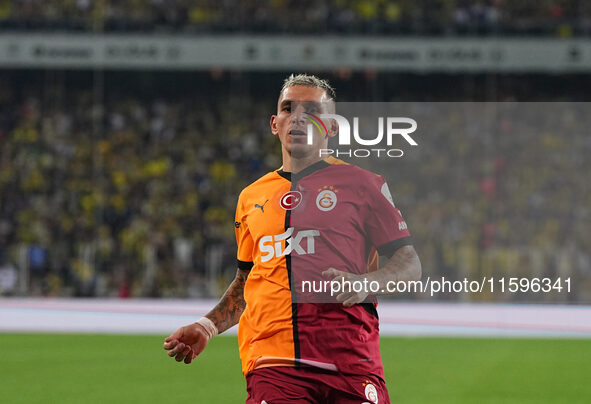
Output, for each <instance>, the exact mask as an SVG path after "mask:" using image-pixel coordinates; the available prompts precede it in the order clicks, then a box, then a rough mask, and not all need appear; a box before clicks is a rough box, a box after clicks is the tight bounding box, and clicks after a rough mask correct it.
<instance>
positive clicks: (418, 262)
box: [412, 253, 423, 281]
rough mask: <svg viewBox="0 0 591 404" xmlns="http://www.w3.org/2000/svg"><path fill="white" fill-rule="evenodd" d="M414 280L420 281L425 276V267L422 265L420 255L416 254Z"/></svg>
mask: <svg viewBox="0 0 591 404" xmlns="http://www.w3.org/2000/svg"><path fill="white" fill-rule="evenodd" d="M412 275H413V276H412V278H413V279H412V280H413V281H420V280H421V278H422V276H423V267H422V266H421V260H420V259H419V256H418V255H416V253H415V257H414V265H413V274H412Z"/></svg>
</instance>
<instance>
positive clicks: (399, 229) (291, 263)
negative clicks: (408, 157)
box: [164, 75, 421, 404]
mask: <svg viewBox="0 0 591 404" xmlns="http://www.w3.org/2000/svg"><path fill="white" fill-rule="evenodd" d="M334 101H335V93H334V90H333V89H332V87H331V86H330V85H329V84H328V82H326V81H325V80H321V79H319V78H317V77H315V76H310V75H292V76H290V77H289V78H288V79H286V81H285V83H284V85H283V88H282V90H281V92H280V95H279V100H278V104H277V113H276V114H275V115H273V116H272V117H271V122H270V125H271V132H272V133H273V135H274V136H277V137H278V138H279V141H280V142H281V147H282V158H283V166H282V167H281V168H280V169H278V170H276V171H273V172H270V173H268V174H266V175H265V176H263V177H261V178H260V179H258V180H257V181H255V182H254V183H252V184H250V185H249V186H247V187H246V188H245V189H244V190H243V191H242V192H241V194H240V197H239V199H238V205H237V208H236V219H235V230H236V239H237V243H238V254H237V262H238V264H237V266H238V270H237V272H236V277H235V279H234V280H233V282H232V283H231V284H230V286H229V288H228V290H227V291H226V293H225V294H224V296H223V297H222V298H221V300H220V302H219V303H218V304H217V305H216V306H215V307H214V308H213V310H211V311H210V312H209V313H207V314H206V315H205V317H203V318H202V319H200V320H199V321H197V322H196V323H194V324H190V325H187V326H184V327H181V328H179V329H178V330H177V331H175V332H174V333H173V334H172V335H170V336H169V337H168V338H166V340H165V342H164V349H166V350H167V351H168V355H169V356H171V357H174V358H175V359H176V360H177V361H179V362H181V361H184V362H185V363H191V362H192V361H193V359H195V357H197V356H198V355H199V354H200V353H201V352H202V351H203V349H204V348H205V346H206V345H207V343H208V341H209V340H210V339H211V338H213V337H214V336H215V335H217V334H218V333H221V332H224V331H225V330H227V329H228V328H230V327H232V326H234V325H235V324H239V327H238V342H239V350H240V358H241V360H242V371H243V373H244V375H245V377H246V381H247V391H248V397H247V400H246V402H247V404H254V403H256V404H260V403H269V404H272V403H356V404H359V403H376V404H377V403H380V404H384V403H389V397H388V392H387V389H386V385H385V382H384V371H383V366H382V362H381V357H380V353H379V322H378V316H377V311H376V305H375V302H374V300H373V296H372V294H371V293H370V292H369V290H367V288H364V289H361V290H359V289H358V290H357V291H355V290H353V289H352V288H349V289H346V288H344V287H343V289H342V290H340V291H339V293H338V294H337V295H336V298H334V300H330V296H327V294H326V293H325V294H324V295H323V294H322V293H319V294H318V296H314V294H313V293H311V292H310V290H308V291H306V290H304V288H302V286H301V285H302V282H303V281H304V280H309V281H312V280H313V281H318V282H322V280H325V281H329V282H330V281H333V282H341V284H343V285H344V281H350V282H354V281H358V282H361V281H362V280H366V281H370V282H373V284H374V285H379V288H377V289H379V290H380V291H384V290H385V289H386V285H387V283H388V282H391V281H394V282H406V281H411V280H418V279H419V278H420V276H421V264H420V261H419V259H418V256H417V254H416V252H415V250H414V248H413V247H412V244H411V238H410V233H409V231H408V229H407V226H406V223H405V222H404V219H403V218H402V217H401V214H400V211H399V210H398V209H397V208H396V207H395V205H394V202H393V201H392V197H391V195H390V192H389V190H388V186H387V184H386V182H385V181H384V179H383V178H382V177H380V176H378V175H376V174H374V173H371V172H369V171H366V170H363V169H361V168H359V167H357V166H355V165H351V164H346V163H344V162H343V161H340V160H337V159H335V158H332V157H329V158H326V159H323V158H322V157H321V156H320V153H319V150H320V149H323V148H326V147H327V138H328V137H330V136H334V135H336V133H337V132H338V126H337V124H336V122H335V121H330V122H329V120H326V122H323V124H324V123H326V124H327V125H325V126H326V133H325V134H322V133H321V132H320V131H319V130H317V129H314V136H312V137H311V138H310V141H309V139H308V131H309V130H308V124H309V123H310V122H311V121H310V119H312V118H311V117H314V118H317V117H318V114H323V113H331V112H334ZM376 252H377V253H379V254H380V255H382V256H385V257H386V258H388V260H387V262H386V263H385V265H383V266H382V267H381V268H379V269H378V268H377V266H376V262H377V259H376V256H377V253H376ZM366 285H367V283H366ZM377 289H376V290H377Z"/></svg>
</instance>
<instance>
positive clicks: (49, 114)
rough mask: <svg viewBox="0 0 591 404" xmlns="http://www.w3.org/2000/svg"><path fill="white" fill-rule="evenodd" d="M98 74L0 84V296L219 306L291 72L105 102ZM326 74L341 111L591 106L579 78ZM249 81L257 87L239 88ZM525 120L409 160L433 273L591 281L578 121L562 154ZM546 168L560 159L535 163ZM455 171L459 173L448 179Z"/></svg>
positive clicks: (146, 91) (588, 168) (420, 235)
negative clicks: (243, 194) (484, 83)
mask: <svg viewBox="0 0 591 404" xmlns="http://www.w3.org/2000/svg"><path fill="white" fill-rule="evenodd" d="M89 74H90V73H84V72H81V73H70V74H64V75H61V74H48V73H42V72H9V71H5V72H3V73H2V74H0V82H1V83H2V87H3V88H5V89H6V91H3V92H2V94H0V123H1V128H2V131H1V132H0V207H1V209H0V246H2V248H0V263H3V264H0V271H1V272H2V274H3V276H2V277H0V278H1V279H3V281H0V287H2V290H1V293H2V294H4V295H19V294H21V295H22V294H27V295H32V296H40V295H45V296H102V297H109V296H111V297H112V296H119V297H183V296H185V297H202V296H212V295H216V294H218V293H219V292H220V291H221V290H222V289H223V287H224V286H225V285H226V283H227V278H228V277H231V276H232V275H233V272H234V271H235V258H234V257H235V255H234V254H235V242H234V234H233V227H232V223H233V214H234V208H235V203H236V198H237V195H238V192H239V191H240V189H241V188H242V187H243V186H245V185H246V184H248V183H249V182H250V181H252V180H254V179H256V178H257V177H258V176H260V175H262V174H263V173H265V172H267V171H269V170H272V169H276V168H278V167H279V166H280V164H281V163H280V160H279V158H278V156H279V153H278V149H277V148H278V144H277V142H275V139H274V138H273V137H272V136H271V135H270V133H269V130H268V126H267V125H268V118H269V116H270V114H271V113H272V112H273V111H274V108H275V105H274V103H275V99H276V96H277V94H276V87H277V85H276V83H280V82H281V78H282V77H283V75H282V74H278V73H274V74H251V75H249V76H248V77H247V78H246V77H238V78H236V77H233V74H230V73H226V74H224V73H220V72H210V73H199V74H194V73H184V74H173V73H169V74H161V73H144V74H143V75H137V74H135V73H115V72H111V73H108V74H107V76H106V78H105V81H106V83H107V84H106V85H105V87H104V89H105V90H104V92H103V90H100V91H98V92H97V90H96V89H94V90H93V88H90V87H89V83H91V80H87V78H88V75H89ZM236 74H237V73H236ZM239 76H240V75H239ZM328 76H329V78H331V79H332V81H333V82H334V83H335V86H336V88H337V91H338V94H339V97H340V100H342V101H344V100H348V101H353V100H355V99H356V98H357V99H363V100H367V99H371V100H374V101H376V100H379V101H401V100H408V101H413V100H418V101H444V100H445V101H474V100H481V101H482V100H488V101H506V100H521V101H541V100H543V101H553V100H563V99H564V98H565V97H566V96H567V95H568V99H570V100H587V99H588V94H587V93H586V92H585V90H584V86H580V85H579V84H580V81H577V78H576V77H570V78H562V79H560V78H556V79H555V81H554V82H552V83H550V84H548V83H547V80H546V79H544V78H537V79H536V77H535V76H532V77H530V78H529V79H527V80H526V79H524V78H523V77H506V76H505V77H504V78H500V79H498V80H499V81H498V83H497V85H496V87H495V88H497V91H496V92H495V93H494V94H488V95H487V93H486V92H483V93H481V92H480V90H477V91H470V89H471V88H473V86H471V85H470V84H469V83H470V80H476V81H478V80H481V79H485V78H486V77H487V76H484V77H480V78H479V77H478V76H476V77H472V78H466V77H461V76H450V78H449V79H448V80H439V79H435V78H432V80H434V81H437V82H438V83H447V84H440V85H439V86H440V87H439V88H436V87H434V86H431V83H430V81H429V80H425V79H424V78H423V77H422V76H420V75H418V76H413V75H409V76H407V77H396V76H392V75H377V76H375V75H369V76H367V75H363V74H355V75H353V76H351V77H344V78H343V77H340V76H339V75H338V74H337V75H328ZM60 77H61V78H60ZM64 77H65V78H64ZM413 77H414V78H413ZM488 79H490V77H488ZM561 80H562V81H561ZM175 81H176V83H177V84H176V85H175V84H171V83H173V82H175ZM538 81H540V82H546V84H545V85H538V84H539V83H538ZM244 82H250V83H260V85H257V87H256V88H250V87H240V86H239V84H237V83H244ZM275 82H276V83H275ZM146 83H150V84H149V85H146ZM269 83H270V84H269ZM402 83H404V84H402ZM461 83H463V85H464V87H462V84H461ZM466 83H468V84H466ZM558 87H560V88H562V93H560V92H558V93H557V92H556V88H558ZM181 88H182V90H180V89H181ZM360 88H364V89H365V91H366V93H363V91H360V90H359V89H360ZM577 88H578V90H577ZM451 89H454V91H453V92H452V91H451ZM533 89H536V91H533ZM212 94H215V97H214V96H213V95H212ZM451 94H454V95H451ZM365 97H369V98H365ZM97 100H98V101H97ZM526 118H527V119H528V120H529V121H528V122H531V123H532V125H531V126H524V127H523V128H519V130H520V132H519V136H513V133H515V132H514V128H513V126H514V125H518V122H522V121H523V117H520V118H519V119H517V118H516V119H515V120H514V121H511V120H510V119H509V120H505V121H503V122H501V123H500V128H499V129H498V132H497V135H496V136H495V137H493V138H492V140H491V138H490V137H488V138H487V137H484V136H481V137H480V138H479V137H477V138H475V139H476V140H475V141H474V142H468V143H466V142H464V141H462V139H461V138H460V137H458V136H454V134H453V133H451V134H450V133H439V134H436V135H434V136H433V137H432V138H431V139H430V140H429V142H425V143H424V144H422V146H423V149H422V152H421V153H422V154H421V158H422V159H426V161H429V164H414V165H413V164H412V163H411V165H410V166H408V167H407V168H406V169H407V170H413V173H412V175H408V176H404V175H402V176H401V178H400V179H398V180H397V181H396V183H395V184H392V185H391V187H392V189H393V192H394V193H395V195H396V200H397V202H398V203H399V204H400V205H401V206H402V207H403V209H405V208H406V210H405V216H406V218H407V220H408V221H409V225H410V226H411V228H412V231H413V234H414V235H415V237H416V240H420V241H419V242H418V244H417V249H418V250H419V252H420V256H421V259H422V261H423V267H424V268H429V271H431V273H433V274H438V275H445V276H449V277H451V278H453V277H454V276H457V277H460V276H470V277H481V276H482V275H486V274H490V273H491V271H492V268H494V270H495V273H496V274H497V275H498V274H501V273H508V272H509V270H510V268H515V267H517V268H519V269H520V271H522V273H523V274H524V275H525V274H528V276H531V275H532V274H538V275H539V276H549V277H556V276H560V275H562V276H564V275H566V274H568V275H569V276H571V277H572V278H573V282H577V283H578V284H579V285H589V286H591V285H590V284H591V273H589V268H590V267H591V265H590V264H591V256H590V255H589V251H591V245H590V244H589V243H590V239H589V237H588V229H589V225H590V220H591V212H590V211H589V206H591V195H590V194H589V192H588V191H584V190H585V186H586V181H587V173H589V172H591V165H590V162H589V159H587V158H585V156H587V155H588V154H589V152H591V150H590V149H591V143H589V141H588V137H587V136H585V135H584V133H583V132H580V131H577V130H574V129H576V124H575V123H572V125H573V127H572V128H571V129H573V130H570V132H569V128H567V129H566V131H567V132H569V133H570V137H569V142H566V141H565V139H564V138H563V137H561V136H560V135H559V134H556V133H538V132H536V131H535V130H534V129H535V128H536V125H535V121H536V120H537V119H538V118H539V117H537V116H535V114H532V115H530V116H527V117H526ZM538 127H539V126H538ZM487 142H489V143H487ZM491 142H492V143H491ZM442 150H445V151H444V152H442ZM484 150H487V151H486V152H484ZM491 150H492V152H490V151H491ZM546 156H554V157H553V158H552V159H551V160H549V161H546V162H545V163H544V165H543V166H540V165H538V163H539V162H538V159H540V158H545V157H546ZM424 161H425V160H424ZM452 165H454V166H456V167H459V168H464V169H465V171H461V170H459V171H458V170H455V171H453V172H450V171H448V170H446V169H445V167H450V166H452ZM577 190H580V191H581V192H580V193H578V194H576V193H574V191H577ZM573 200H577V206H579V208H577V209H573V208H572V201H573ZM499 201H502V203H499ZM532 235H535V237H532ZM23 265H27V266H28V267H29V271H30V282H29V284H30V289H28V290H24V291H23V290H18V285H17V282H16V281H15V276H16V275H15V271H16V270H17V268H19V267H22V266H23ZM212 268H214V269H215V272H213V273H212V272H211V271H212V270H213V269H212ZM11 274H12V275H11ZM11 279H12V281H11ZM3 285H4V286H3ZM578 290H580V291H585V290H591V288H590V287H588V286H587V287H582V288H579V289H578ZM526 296H527V295H526ZM408 297H409V295H405V296H404V298H408ZM416 297H417V298H420V296H416ZM440 297H441V296H440ZM443 298H444V299H450V300H455V299H464V298H466V297H465V296H460V295H458V294H449V295H445V296H443ZM518 298H519V296H517V295H509V294H504V295H503V294H499V295H498V296H472V297H470V299H485V300H493V301H503V300H506V299H518ZM521 298H523V295H522V297H521ZM528 298H531V299H536V301H540V302H545V301H553V299H559V300H560V299H564V296H562V297H557V296H556V295H551V294H549V295H539V294H538V295H535V296H533V295H532V296H529V297H528ZM586 299H587V300H588V299H589V295H585V294H584V293H583V294H580V295H577V294H576V293H573V294H570V295H568V300H569V301H575V302H576V301H585V300H586Z"/></svg>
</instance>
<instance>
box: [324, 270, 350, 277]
mask: <svg viewBox="0 0 591 404" xmlns="http://www.w3.org/2000/svg"><path fill="white" fill-rule="evenodd" d="M346 274H347V272H342V271H339V270H338V269H335V268H328V269H327V270H326V271H324V272H322V276H323V277H324V279H334V278H336V277H339V276H342V277H344V276H345V275H346Z"/></svg>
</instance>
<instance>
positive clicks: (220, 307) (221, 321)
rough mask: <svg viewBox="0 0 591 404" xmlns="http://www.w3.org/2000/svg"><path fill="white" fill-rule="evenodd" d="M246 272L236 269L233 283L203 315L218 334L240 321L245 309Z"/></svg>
mask: <svg viewBox="0 0 591 404" xmlns="http://www.w3.org/2000/svg"><path fill="white" fill-rule="evenodd" d="M248 272H249V271H244V270H242V269H238V270H237V271H236V277H235V278H234V281H232V283H231V284H230V286H229V287H228V289H227V290H226V293H224V296H222V298H221V299H220V301H219V303H218V304H217V305H216V306H215V307H214V308H213V309H212V310H211V311H210V312H209V313H207V314H206V315H205V317H207V318H208V319H210V320H211V321H212V322H213V323H214V324H215V326H216V327H217V329H218V332H220V333H222V332H224V331H226V330H227V329H228V328H231V327H232V326H234V325H236V324H238V320H240V316H241V315H242V312H243V311H244V308H245V307H246V302H245V301H244V284H245V283H246V278H247V277H248Z"/></svg>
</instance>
